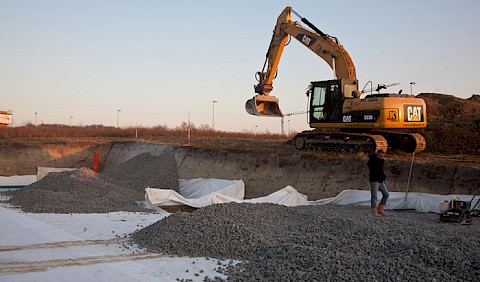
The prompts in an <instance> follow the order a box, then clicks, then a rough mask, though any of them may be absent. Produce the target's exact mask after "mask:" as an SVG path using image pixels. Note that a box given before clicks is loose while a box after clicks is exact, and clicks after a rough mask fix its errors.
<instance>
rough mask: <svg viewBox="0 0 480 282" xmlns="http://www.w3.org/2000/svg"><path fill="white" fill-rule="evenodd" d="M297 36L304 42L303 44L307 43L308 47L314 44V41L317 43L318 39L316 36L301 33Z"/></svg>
mask: <svg viewBox="0 0 480 282" xmlns="http://www.w3.org/2000/svg"><path fill="white" fill-rule="evenodd" d="M296 38H297V39H298V40H299V41H300V42H302V43H303V44H305V45H306V46H307V47H308V46H310V45H312V44H313V43H315V41H316V39H315V38H312V37H310V36H308V35H306V34H299V35H297V36H296Z"/></svg>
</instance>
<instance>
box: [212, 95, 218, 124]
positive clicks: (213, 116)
mask: <svg viewBox="0 0 480 282" xmlns="http://www.w3.org/2000/svg"><path fill="white" fill-rule="evenodd" d="M217 102H218V101H217V100H213V101H212V103H213V108H212V128H213V129H215V103H217Z"/></svg>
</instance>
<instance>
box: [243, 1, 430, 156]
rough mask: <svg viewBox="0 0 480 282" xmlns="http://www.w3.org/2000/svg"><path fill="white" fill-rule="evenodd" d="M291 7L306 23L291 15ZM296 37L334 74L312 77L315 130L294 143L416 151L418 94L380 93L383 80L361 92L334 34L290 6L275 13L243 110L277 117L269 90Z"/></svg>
mask: <svg viewBox="0 0 480 282" xmlns="http://www.w3.org/2000/svg"><path fill="white" fill-rule="evenodd" d="M292 13H294V14H295V15H296V16H298V17H299V18H300V19H301V22H302V23H304V24H305V25H307V26H308V27H309V28H310V29H311V30H310V29H306V28H304V27H302V26H301V24H300V23H298V22H296V21H292ZM289 37H290V38H295V39H296V40H298V41H300V42H301V43H302V44H303V45H304V46H305V47H307V48H308V49H310V50H311V51H313V52H314V53H315V54H316V55H317V56H319V57H320V58H322V59H323V60H324V61H325V62H327V64H328V65H329V66H330V67H331V68H332V70H333V72H334V74H335V77H336V78H335V79H331V80H324V81H314V82H311V84H310V86H309V88H308V91H307V95H308V99H309V109H308V120H309V124H310V127H311V128H314V130H308V131H303V132H301V133H298V134H297V135H296V136H295V137H294V138H293V144H294V146H295V148H296V149H298V150H302V149H307V148H315V149H324V150H348V151H356V152H368V153H369V152H373V151H376V150H379V149H383V150H385V151H386V150H387V149H389V148H390V149H394V150H397V149H400V150H402V151H404V152H409V153H412V152H420V151H423V150H424V149H425V147H426V141H425V138H424V136H423V135H422V134H420V133H418V132H417V131H418V130H419V129H422V128H425V127H426V126H427V116H426V105H425V102H424V101H423V99H420V98H416V97H414V96H412V95H407V94H400V93H395V94H393V93H380V90H381V89H385V88H386V87H385V86H384V85H379V86H378V87H377V91H378V93H377V94H373V93H372V92H371V94H370V95H367V96H366V97H364V98H361V97H360V96H361V93H360V92H359V90H358V89H359V87H358V80H357V77H356V72H355V66H354V65H353V62H352V59H351V58H350V55H349V54H348V53H347V51H346V50H345V49H344V48H343V46H342V45H340V43H339V42H338V39H337V38H336V37H333V36H330V35H328V34H325V33H323V32H322V31H320V30H319V29H318V28H317V27H315V26H314V25H313V24H312V23H310V22H309V21H308V20H307V19H305V18H303V17H301V16H300V15H299V14H298V13H296V12H295V11H294V10H293V9H292V8H291V7H286V8H285V9H284V10H283V12H282V13H281V14H280V16H279V17H278V19H277V24H276V26H275V29H274V31H273V36H272V39H271V41H270V46H269V48H268V52H267V56H266V57H267V58H266V60H265V63H264V65H263V69H262V71H260V72H257V73H256V78H257V80H258V84H257V85H255V93H256V95H255V96H254V97H253V98H252V99H250V100H248V101H247V103H246V104H245V109H246V111H247V112H248V113H249V114H251V115H256V116H261V117H268V116H270V117H282V116H283V114H282V112H281V110H280V107H279V104H278V103H279V100H278V98H277V97H275V96H272V95H270V92H271V91H272V89H273V80H274V79H275V77H276V73H277V68H278V64H279V62H280V58H281V56H282V53H283V49H284V47H285V45H286V44H287V40H288V39H289Z"/></svg>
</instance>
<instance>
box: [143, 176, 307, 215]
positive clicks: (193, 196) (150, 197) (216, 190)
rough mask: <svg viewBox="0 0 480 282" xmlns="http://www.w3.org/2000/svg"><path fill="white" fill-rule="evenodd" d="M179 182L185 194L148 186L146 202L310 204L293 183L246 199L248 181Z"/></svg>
mask: <svg viewBox="0 0 480 282" xmlns="http://www.w3.org/2000/svg"><path fill="white" fill-rule="evenodd" d="M179 184H180V193H182V194H180V193H177V192H175V191H174V190H168V189H156V188H147V189H145V192H146V193H145V200H146V206H147V207H149V208H155V207H162V206H175V205H182V204H183V205H188V206H191V207H196V208H200V207H205V206H208V205H212V204H220V203H229V202H236V203H275V204H280V205H285V206H299V205H308V201H307V198H306V196H305V195H302V194H300V193H298V191H297V190H296V189H295V188H293V187H292V186H287V187H285V188H283V189H281V190H279V191H276V192H274V193H272V194H270V195H268V196H265V197H260V198H255V199H249V200H244V196H245V184H244V182H243V181H242V180H223V179H202V178H199V179H190V180H181V181H179ZM195 190H197V191H195ZM200 190H203V191H200Z"/></svg>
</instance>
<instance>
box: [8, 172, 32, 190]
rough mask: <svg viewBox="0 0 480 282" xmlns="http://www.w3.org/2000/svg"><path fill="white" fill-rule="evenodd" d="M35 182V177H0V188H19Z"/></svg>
mask: <svg viewBox="0 0 480 282" xmlns="http://www.w3.org/2000/svg"><path fill="white" fill-rule="evenodd" d="M35 181H37V176H36V175H14V176H0V188H20V187H24V186H27V185H30V184H32V183H33V182H35Z"/></svg>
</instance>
